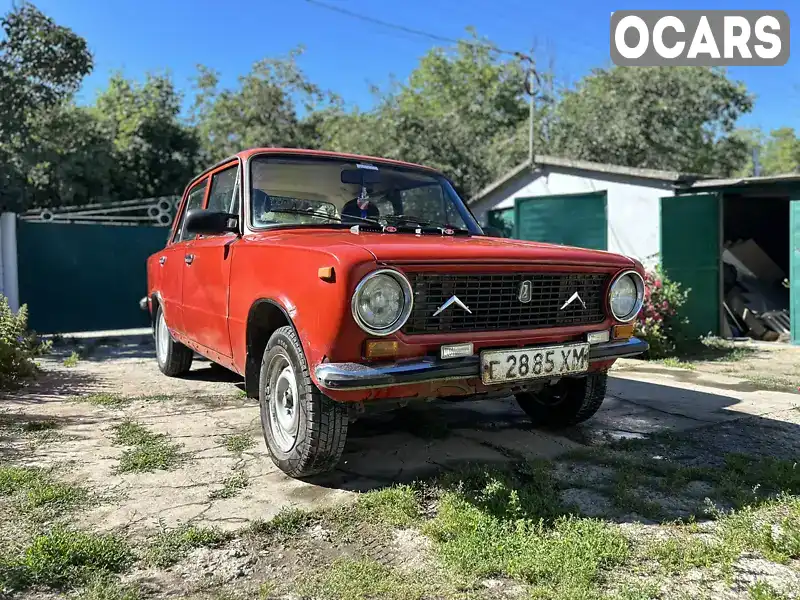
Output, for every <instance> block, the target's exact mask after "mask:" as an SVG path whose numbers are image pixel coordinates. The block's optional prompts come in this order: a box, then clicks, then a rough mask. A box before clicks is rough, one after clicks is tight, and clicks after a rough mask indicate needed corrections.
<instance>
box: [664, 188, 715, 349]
mask: <svg viewBox="0 0 800 600" xmlns="http://www.w3.org/2000/svg"><path fill="white" fill-rule="evenodd" d="M720 217H721V213H720V200H719V196H718V195H717V194H701V195H698V196H670V197H667V198H662V199H661V265H662V266H663V267H664V271H665V272H666V274H667V276H668V277H669V278H670V279H672V280H674V281H677V282H678V283H680V284H681V286H682V287H683V289H690V290H691V291H690V292H689V296H688V298H687V299H686V304H685V305H684V307H683V314H684V315H685V316H686V317H688V318H689V324H688V325H687V327H686V334H687V335H688V336H690V337H699V336H701V335H706V334H708V333H712V334H718V333H719V325H720V310H721V308H722V301H721V298H720V253H721V241H720Z"/></svg>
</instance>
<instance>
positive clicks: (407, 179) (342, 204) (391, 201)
mask: <svg viewBox="0 0 800 600" xmlns="http://www.w3.org/2000/svg"><path fill="white" fill-rule="evenodd" d="M250 176H251V177H250V190H251V194H250V198H251V205H252V210H251V213H250V214H251V223H252V225H253V227H265V226H268V225H275V224H293V225H300V224H303V225H330V224H333V223H345V224H349V225H355V224H359V223H360V224H367V223H373V222H374V223H378V224H380V225H384V226H386V225H397V226H398V227H400V226H407V225H412V226H414V225H420V226H435V227H450V228H453V229H465V230H468V231H470V232H472V233H481V230H480V228H479V226H478V224H477V223H476V222H475V220H474V219H473V218H472V216H471V215H470V214H469V211H467V209H466V208H465V207H464V205H463V204H462V202H461V199H460V198H459V197H458V195H457V194H456V192H455V190H453V188H452V186H451V185H450V184H449V183H448V181H447V180H446V179H444V178H443V177H440V176H438V175H436V174H433V173H427V172H424V171H415V170H413V169H405V168H401V167H391V166H386V165H381V164H379V163H378V164H371V163H370V164H366V163H357V162H353V161H343V160H338V159H335V160H330V159H305V158H278V157H274V156H260V157H255V158H253V159H252V160H251V162H250Z"/></svg>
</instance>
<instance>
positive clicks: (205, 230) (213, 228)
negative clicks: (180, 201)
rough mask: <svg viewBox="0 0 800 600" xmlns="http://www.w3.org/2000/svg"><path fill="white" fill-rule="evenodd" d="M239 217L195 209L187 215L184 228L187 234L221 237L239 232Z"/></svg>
mask: <svg viewBox="0 0 800 600" xmlns="http://www.w3.org/2000/svg"><path fill="white" fill-rule="evenodd" d="M238 221H239V215H235V214H230V213H226V212H217V211H213V210H204V209H202V208H193V209H192V210H190V211H189V212H187V213H186V223H185V224H184V227H185V229H186V231H187V233H199V234H201V235H219V234H221V233H228V232H234V233H236V232H238V231H239V223H238Z"/></svg>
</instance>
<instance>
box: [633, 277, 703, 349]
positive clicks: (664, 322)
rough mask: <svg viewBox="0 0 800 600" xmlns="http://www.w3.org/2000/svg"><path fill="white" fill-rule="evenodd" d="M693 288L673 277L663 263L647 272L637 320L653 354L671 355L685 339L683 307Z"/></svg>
mask: <svg viewBox="0 0 800 600" xmlns="http://www.w3.org/2000/svg"><path fill="white" fill-rule="evenodd" d="M689 292H690V290H682V289H681V286H680V284H679V283H677V282H675V281H672V280H671V279H669V278H668V277H667V276H666V275H665V274H664V272H663V271H662V270H661V267H656V268H655V270H654V271H650V272H647V273H646V274H645V292H644V306H642V310H641V312H640V313H639V316H638V317H637V319H636V323H635V334H636V335H637V336H638V337H639V338H641V339H643V340H645V341H646V342H647V343H648V344H650V349H649V350H648V351H647V356H648V357H649V358H663V357H665V356H669V355H670V354H672V353H673V352H675V349H676V347H677V344H678V343H679V342H681V341H682V338H681V326H682V325H685V324H686V323H687V320H686V319H685V318H682V317H681V313H680V309H681V307H682V306H683V305H684V304H685V303H686V298H687V296H688V295H689Z"/></svg>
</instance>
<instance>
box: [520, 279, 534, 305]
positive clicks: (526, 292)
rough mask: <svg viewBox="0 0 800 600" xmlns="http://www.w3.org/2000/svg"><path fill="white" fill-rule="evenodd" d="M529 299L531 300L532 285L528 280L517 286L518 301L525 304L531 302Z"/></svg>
mask: <svg viewBox="0 0 800 600" xmlns="http://www.w3.org/2000/svg"><path fill="white" fill-rule="evenodd" d="M531 298H533V283H531V280H530V279H526V280H525V281H523V282H522V284H521V285H520V286H519V301H520V302H522V303H523V304H527V303H528V302H530V301H531Z"/></svg>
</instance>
